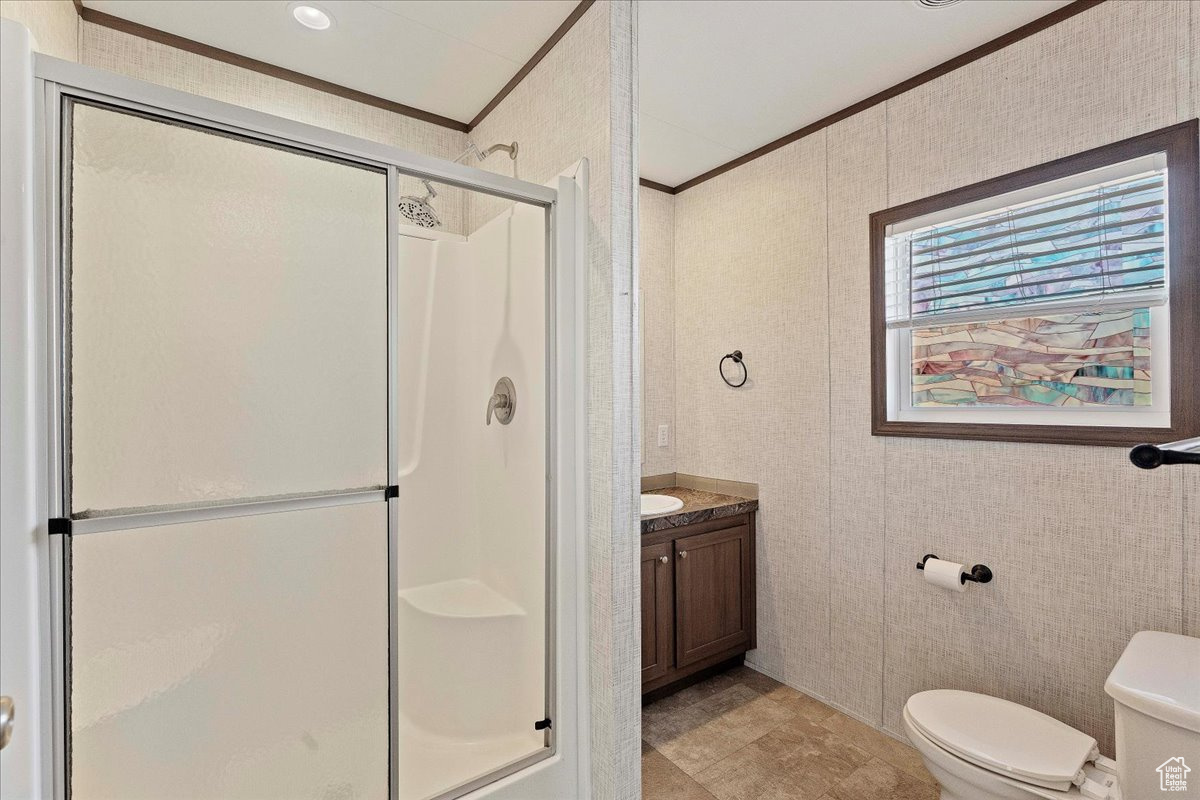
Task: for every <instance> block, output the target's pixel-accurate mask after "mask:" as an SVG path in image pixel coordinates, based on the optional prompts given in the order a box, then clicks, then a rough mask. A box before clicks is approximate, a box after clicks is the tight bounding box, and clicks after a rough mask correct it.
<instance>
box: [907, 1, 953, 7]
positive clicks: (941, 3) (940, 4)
mask: <svg viewBox="0 0 1200 800" xmlns="http://www.w3.org/2000/svg"><path fill="white" fill-rule="evenodd" d="M957 2H959V0H913V4H914V5H918V6H920V7H921V8H945V7H946V6H952V5H954V4H955V3H957Z"/></svg>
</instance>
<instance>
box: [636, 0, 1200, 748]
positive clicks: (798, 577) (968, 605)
mask: <svg viewBox="0 0 1200 800" xmlns="http://www.w3.org/2000/svg"><path fill="white" fill-rule="evenodd" d="M1198 26H1200V3H1197V2H1195V1H1194V0H1193V1H1192V2H1157V1H1156V0H1119V1H1118V0H1114V1H1113V2H1108V3H1104V4H1102V5H1100V6H1098V7H1096V8H1094V9H1091V10H1089V11H1087V12H1084V13H1082V14H1080V15H1078V16H1076V17H1073V18H1072V19H1070V20H1068V21H1067V22H1064V23H1062V24H1059V25H1056V26H1054V27H1053V28H1050V29H1048V30H1047V31H1044V32H1042V33H1040V34H1037V35H1035V36H1033V37H1031V38H1029V39H1026V40H1024V41H1022V42H1020V43H1018V44H1016V45H1014V46H1011V47H1009V48H1006V49H1004V50H1002V51H1000V52H998V53H995V54H992V55H990V56H988V57H987V58H984V59H981V60H980V61H977V62H975V63H973V64H970V65H968V66H966V67H964V68H962V69H959V70H956V71H955V72H953V73H950V74H948V75H946V76H943V77H941V78H939V79H937V80H935V81H933V82H930V83H928V84H925V85H923V86H920V87H917V88H916V89H914V90H912V91H910V92H907V93H905V94H904V95H901V96H899V97H897V98H895V99H893V100H890V101H888V102H887V103H886V104H884V105H880V106H876V107H874V108H871V109H868V110H867V111H864V112H862V113H861V114H858V115H856V116H854V117H851V118H849V119H846V120H843V121H842V122H840V123H838V124H837V125H835V126H833V127H830V128H828V129H826V130H825V131H822V132H819V133H817V134H815V135H813V136H809V137H807V138H805V139H802V140H800V141H799V142H796V143H794V144H792V145H789V146H788V147H786V148H784V149H782V150H779V151H776V152H775V153H772V154H770V155H768V156H765V157H763V158H760V159H757V160H755V161H752V162H750V163H748V164H746V165H744V166H742V167H739V168H738V169H736V170H733V171H731V172H729V173H726V174H725V175H722V176H720V177H718V178H716V179H713V180H711V181H708V182H706V183H703V184H701V185H699V186H697V187H695V188H693V189H689V190H687V191H685V192H682V193H681V194H679V195H676V196H675V215H676V219H675V228H676V237H675V275H676V284H675V297H676V309H675V312H676V322H675V351H676V358H675V380H676V418H677V420H676V421H677V428H678V441H677V444H676V453H677V456H676V469H677V470H678V471H680V472H687V473H692V474H699V475H711V476H715V477H720V478H726V479H731V480H743V481H753V482H757V483H759V484H760V485H761V486H762V491H761V499H760V502H761V511H760V522H761V526H760V542H759V553H758V555H759V562H758V564H759V567H758V568H759V645H760V646H759V649H758V650H757V651H755V652H754V653H752V654H751V656H750V659H751V661H752V662H754V663H755V664H757V665H759V666H761V667H762V668H764V669H765V670H767V671H769V672H771V673H772V674H774V675H776V676H778V677H781V678H783V679H785V680H786V681H787V682H788V683H791V684H792V685H794V686H796V687H798V688H800V689H804V690H806V691H809V692H811V693H814V694H816V695H818V696H820V697H823V698H825V699H827V700H828V701H829V702H831V703H832V704H834V705H836V706H838V707H839V708H842V709H844V710H846V711H848V712H850V713H852V714H855V715H856V716H859V717H861V718H862V719H864V720H866V721H868V722H871V723H872V724H875V725H877V726H880V727H882V728H884V729H885V730H888V731H889V732H891V733H893V734H895V735H899V732H900V712H901V709H902V707H903V704H904V702H905V700H906V699H907V698H908V696H909V695H911V694H912V693H913V692H916V691H920V690H923V689H928V688H934V687H954V688H964V689H972V690H976V691H983V692H989V693H991V694H996V695H1000V696H1002V697H1007V698H1010V699H1013V700H1016V701H1018V702H1022V703H1025V704H1028V705H1030V706H1032V707H1034V708H1038V709H1040V710H1042V711H1045V712H1047V713H1050V714H1053V715H1055V716H1057V717H1059V718H1060V719H1062V720H1064V721H1065V722H1067V723H1069V724H1071V725H1074V726H1076V727H1078V728H1080V729H1082V730H1084V731H1087V732H1088V733H1090V734H1092V735H1094V736H1096V737H1097V738H1098V739H1099V740H1100V742H1101V745H1102V747H1103V749H1104V751H1105V752H1106V753H1108V754H1110V755H1111V754H1112V752H1113V741H1112V711H1111V708H1112V706H1111V701H1110V700H1109V698H1108V697H1107V696H1106V695H1105V694H1104V691H1103V684H1104V679H1105V677H1106V675H1107V673H1108V671H1109V670H1110V669H1111V668H1112V665H1113V663H1114V662H1115V660H1116V658H1117V656H1118V655H1119V653H1120V651H1121V649H1122V648H1123V647H1124V645H1125V643H1126V642H1127V641H1128V639H1129V637H1130V636H1131V635H1132V634H1133V633H1134V632H1136V631H1138V630H1141V629H1158V630H1167V631H1183V630H1187V631H1188V632H1190V633H1192V634H1197V633H1200V543H1198V540H1197V539H1196V531H1197V530H1200V479H1198V478H1197V477H1195V476H1192V475H1190V473H1189V475H1187V476H1185V475H1183V472H1184V470H1160V471H1158V472H1143V471H1140V470H1137V469H1134V468H1133V467H1132V466H1131V465H1130V464H1129V463H1128V460H1127V457H1126V454H1125V451H1124V450H1121V449H1111V448H1084V447H1059V446H1051V445H1020V444H1004V443H968V442H956V441H938V440H921V439H901V438H876V437H872V436H871V435H870V433H869V430H870V429H869V424H870V423H869V395H868V388H869V376H868V373H867V369H868V364H869V349H868V337H869V325H868V319H867V316H868V289H867V287H868V276H869V264H868V252H867V233H868V228H867V216H868V214H869V213H870V212H871V211H875V210H879V209H882V208H886V207H888V206H890V205H895V204H898V203H902V202H905V201H908V200H913V199H917V198H920V197H925V196H928V195H930V194H934V193H936V192H941V191H944V190H946V189H950V188H953V187H956V186H961V185H964V184H968V183H972V182H975V181H978V180H981V179H984V178H988V177H992V176H995V175H999V174H1003V173H1006V172H1010V171H1012V170H1016V169H1020V168H1023V167H1028V166H1031V165H1034V164H1037V163H1040V162H1043V161H1046V160H1049V159H1053V158H1057V157H1060V156H1063V155H1067V154H1069V153H1072V152H1076V151H1079V150H1084V149H1087V148H1090V147H1095V146H1098V145H1101V144H1104V143H1106V142H1110V141H1114V140H1117V139H1121V138H1125V137H1128V136H1132V135H1135V134H1137V133H1141V132H1144V131H1148V130H1152V129H1154V128H1159V127H1162V126H1165V125H1170V124H1172V123H1175V122H1179V121H1182V120H1183V119H1186V118H1189V117H1192V116H1196V115H1197V114H1198V113H1200V96H1198V94H1200V37H1198V31H1197V28H1198ZM735 347H739V348H740V349H742V350H743V351H744V352H745V355H746V362H747V364H748V365H749V367H750V372H751V378H752V382H751V384H750V385H748V387H747V389H745V390H737V391H735V390H731V389H728V388H727V387H724V386H723V385H722V384H721V383H720V382H719V379H718V378H717V376H716V371H715V365H716V362H717V359H719V358H720V356H721V355H722V354H723V353H725V352H728V351H729V350H731V349H733V348H735ZM648 380H654V378H653V377H652V376H651V377H649V378H648ZM927 552H935V553H938V554H939V555H943V556H944V557H946V558H951V559H954V560H960V561H969V562H981V563H987V564H988V565H989V566H991V567H992V569H993V570H994V571H995V573H996V580H995V581H994V582H993V583H992V584H990V585H987V586H983V587H971V589H970V591H968V592H967V593H965V594H956V595H951V594H948V593H945V592H940V591H936V590H933V589H931V588H929V587H927V586H926V585H925V584H924V583H923V582H922V581H921V580H920V573H919V572H918V571H917V570H916V569H915V564H916V561H917V560H918V559H919V558H920V557H921V556H922V555H923V554H924V553H927ZM1185 569H1186V572H1185Z"/></svg>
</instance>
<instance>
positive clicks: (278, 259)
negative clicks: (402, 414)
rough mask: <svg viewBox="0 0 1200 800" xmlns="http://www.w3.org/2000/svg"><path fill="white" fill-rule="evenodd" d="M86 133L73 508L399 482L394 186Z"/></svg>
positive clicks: (79, 160)
mask: <svg viewBox="0 0 1200 800" xmlns="http://www.w3.org/2000/svg"><path fill="white" fill-rule="evenodd" d="M71 122H72V126H71V140H72V145H73V146H72V153H71V156H72V157H71V159H70V189H71V194H70V201H71V208H70V215H69V216H70V226H71V227H70V248H69V254H70V264H71V266H70V270H69V276H68V280H69V290H70V374H71V384H70V418H71V430H70V434H71V436H70V466H71V497H70V507H71V511H72V513H73V514H74V515H76V516H85V515H87V514H88V512H95V511H104V510H114V509H126V508H133V507H144V506H157V505H182V504H207V503H215V502H220V501H225V500H230V499H234V498H240V499H245V498H254V497H263V496H273V495H286V494H300V493H313V492H324V491H332V490H341V489H349V488H360V487H369V486H381V485H384V484H386V482H387V480H386V454H387V440H386V437H385V435H384V433H385V431H386V409H387V371H386V358H387V354H386V344H387V335H386V326H387V315H386V275H387V271H386V268H385V265H386V263H387V236H388V233H387V220H386V210H387V203H386V183H387V181H386V175H385V174H384V173H382V172H378V171H373V170H368V169H363V168H360V167H357V166H353V165H349V164H346V163H342V162H336V161H332V160H327V159H323V158H318V157H315V156H312V155H309V154H305V153H301V152H298V151H294V150H288V149H284V148H281V147H274V146H268V145H264V144H261V143H256V142H252V141H248V140H245V139H240V138H234V137H231V136H226V135H220V134H216V133H213V132H211V131H204V130H198V129H195V128H191V127H186V126H183V125H178V124H169V123H166V122H163V121H161V120H157V119H151V118H147V117H142V116H135V115H133V114H129V113H124V112H119V111H114V110H111V109H108V108H101V107H97V106H91V105H86V104H84V103H81V102H76V103H74V104H73V113H72V117H71Z"/></svg>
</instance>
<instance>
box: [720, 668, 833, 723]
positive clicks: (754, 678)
mask: <svg viewBox="0 0 1200 800" xmlns="http://www.w3.org/2000/svg"><path fill="white" fill-rule="evenodd" d="M730 674H732V675H734V676H736V677H737V680H738V682H739V683H741V684H742V685H743V686H747V687H749V688H751V689H753V690H754V691H756V692H758V693H759V694H761V695H762V696H763V697H766V698H768V699H770V700H774V701H775V702H776V703H778V704H779V705H781V706H783V707H784V708H786V709H787V710H789V711H791V712H792V713H793V714H796V715H797V716H800V717H804V718H805V719H811V720H814V721H818V720H822V719H825V718H826V717H828V716H829V715H830V714H835V713H837V712H836V711H835V710H834V709H832V708H830V707H829V706H827V705H825V704H824V703H822V702H821V701H820V700H816V699H814V698H812V697H809V696H808V695H806V694H804V693H803V692H799V691H796V690H795V689H793V688H792V687H790V686H787V685H785V684H782V683H780V682H779V681H777V680H775V679H774V678H772V677H769V676H767V675H763V674H762V673H761V672H757V671H756V670H754V669H751V668H750V667H746V666H742V667H737V668H736V669H734V670H731V671H730Z"/></svg>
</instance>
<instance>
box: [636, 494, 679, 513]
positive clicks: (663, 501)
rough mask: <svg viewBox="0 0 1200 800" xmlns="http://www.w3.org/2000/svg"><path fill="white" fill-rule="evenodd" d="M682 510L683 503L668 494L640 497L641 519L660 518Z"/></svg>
mask: <svg viewBox="0 0 1200 800" xmlns="http://www.w3.org/2000/svg"><path fill="white" fill-rule="evenodd" d="M681 508H683V501H682V500H680V499H679V498H678V497H671V495H669V494H644V495H642V518H643V519H644V518H646V517H661V516H663V515H664V514H670V513H671V512H673V511H678V510H679V509H681Z"/></svg>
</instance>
